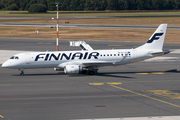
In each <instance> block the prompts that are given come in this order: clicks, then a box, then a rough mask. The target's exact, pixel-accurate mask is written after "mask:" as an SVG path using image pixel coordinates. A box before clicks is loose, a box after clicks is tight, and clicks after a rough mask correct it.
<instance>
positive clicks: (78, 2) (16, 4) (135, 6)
mask: <svg viewBox="0 0 180 120" xmlns="http://www.w3.org/2000/svg"><path fill="white" fill-rule="evenodd" d="M56 2H59V3H60V4H59V10H61V11H101V10H180V0H58V1H57V0H0V10H11V11H12V10H16V11H27V10H29V8H30V6H31V5H34V4H38V5H40V7H41V6H42V7H45V12H46V11H47V10H48V11H54V10H56V5H55V4H53V3H56ZM34 9H35V8H34ZM41 12H42V11H41Z"/></svg>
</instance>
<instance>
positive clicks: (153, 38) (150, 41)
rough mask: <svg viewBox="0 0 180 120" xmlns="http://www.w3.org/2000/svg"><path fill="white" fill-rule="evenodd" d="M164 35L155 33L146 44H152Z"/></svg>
mask: <svg viewBox="0 0 180 120" xmlns="http://www.w3.org/2000/svg"><path fill="white" fill-rule="evenodd" d="M163 34H164V33H155V34H154V35H153V37H152V38H151V39H150V40H148V41H147V43H152V42H153V41H154V40H158V39H159V38H160V36H162V35H163Z"/></svg>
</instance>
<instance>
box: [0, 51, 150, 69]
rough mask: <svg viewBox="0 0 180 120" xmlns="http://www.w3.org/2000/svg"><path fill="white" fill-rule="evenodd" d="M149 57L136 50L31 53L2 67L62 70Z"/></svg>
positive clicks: (117, 63)
mask: <svg viewBox="0 0 180 120" xmlns="http://www.w3.org/2000/svg"><path fill="white" fill-rule="evenodd" d="M150 57H153V56H152V55H151V54H149V51H146V50H142V51H137V50H136V49H117V50H93V51H60V52H57V51H54V52H31V53H20V54H16V55H14V59H12V58H11V59H9V60H7V61H6V62H5V63H3V65H2V67H6V68H15V69H27V68H52V67H58V68H64V66H66V65H70V64H71V63H73V64H77V65H81V64H82V65H83V64H91V65H92V64H93V63H94V65H95V66H97V67H98V66H106V65H121V64H127V63H131V62H136V61H141V60H144V59H148V58H150ZM16 58H18V59H16ZM98 63H99V64H98Z"/></svg>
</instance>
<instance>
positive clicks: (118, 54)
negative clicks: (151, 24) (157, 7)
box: [2, 24, 170, 75]
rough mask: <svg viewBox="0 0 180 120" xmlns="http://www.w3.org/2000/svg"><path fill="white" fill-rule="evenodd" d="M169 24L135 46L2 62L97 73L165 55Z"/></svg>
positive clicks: (40, 54)
mask: <svg viewBox="0 0 180 120" xmlns="http://www.w3.org/2000/svg"><path fill="white" fill-rule="evenodd" d="M166 29H167V24H161V25H160V26H159V27H158V28H157V29H156V31H155V32H154V34H153V35H152V36H151V37H150V39H149V40H148V41H147V43H145V44H144V45H142V46H140V47H137V48H135V49H133V48H132V49H113V50H93V49H85V48H83V50H82V51H53V52H28V53H19V54H16V55H14V56H12V57H11V58H10V59H9V60H7V61H6V62H4V63H3V64H2V67H3V68H13V69H19V70H20V71H21V73H20V75H24V72H23V70H24V69H29V68H54V69H55V70H64V73H66V74H74V73H88V74H90V75H93V74H94V73H95V71H97V69H98V67H101V66H110V65H113V66H114V65H123V64H128V63H133V62H138V61H142V60H145V59H148V58H152V57H156V56H159V55H164V54H167V53H169V52H170V51H164V50H162V48H163V43H164V38H165V33H166Z"/></svg>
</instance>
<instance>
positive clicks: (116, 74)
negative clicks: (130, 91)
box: [11, 69, 180, 79]
mask: <svg viewBox="0 0 180 120" xmlns="http://www.w3.org/2000/svg"><path fill="white" fill-rule="evenodd" d="M155 72H163V73H180V71H178V70H177V69H171V70H167V71H138V72H100V73H96V74H95V75H88V74H72V75H68V76H69V77H87V76H105V77H115V78H128V79H130V78H131V79H133V78H135V77H129V76H124V75H122V74H138V73H149V74H150V73H155ZM59 75H61V76H62V75H64V76H67V74H64V72H58V73H49V74H47V73H44V74H43V73H42V74H28V73H27V74H25V75H24V76H59ZM11 76H20V75H19V74H18V75H11Z"/></svg>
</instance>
